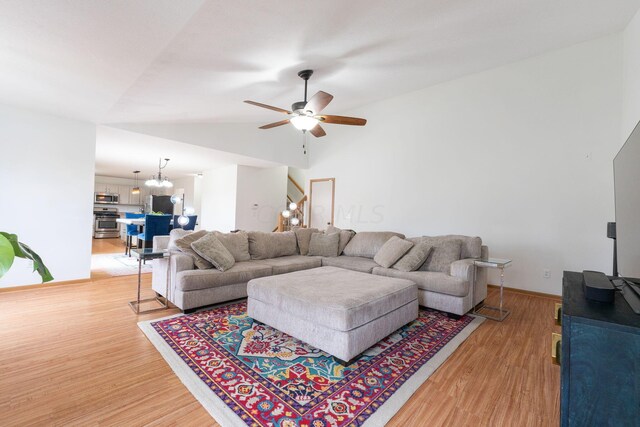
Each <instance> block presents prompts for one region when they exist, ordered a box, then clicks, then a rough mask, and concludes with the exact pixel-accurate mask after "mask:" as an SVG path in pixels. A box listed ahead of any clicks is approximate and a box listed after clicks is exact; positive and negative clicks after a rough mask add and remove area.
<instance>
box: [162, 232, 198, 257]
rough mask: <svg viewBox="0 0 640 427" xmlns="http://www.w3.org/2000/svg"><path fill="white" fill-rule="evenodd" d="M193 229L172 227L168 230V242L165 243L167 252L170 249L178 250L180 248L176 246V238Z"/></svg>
mask: <svg viewBox="0 0 640 427" xmlns="http://www.w3.org/2000/svg"><path fill="white" fill-rule="evenodd" d="M191 233H193V231H190V230H183V229H182V228H174V229H173V230H171V231H170V232H169V244H168V245H167V249H168V250H169V252H171V251H179V250H180V248H179V247H177V246H176V240H178V239H181V238H183V237H184V236H186V235H187V234H191Z"/></svg>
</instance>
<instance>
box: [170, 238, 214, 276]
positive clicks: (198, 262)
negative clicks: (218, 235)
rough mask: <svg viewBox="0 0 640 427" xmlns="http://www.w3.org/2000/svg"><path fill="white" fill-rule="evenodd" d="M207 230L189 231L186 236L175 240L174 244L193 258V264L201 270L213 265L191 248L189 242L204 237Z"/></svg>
mask: <svg viewBox="0 0 640 427" xmlns="http://www.w3.org/2000/svg"><path fill="white" fill-rule="evenodd" d="M207 233H208V232H207V230H200V231H196V232H195V233H189V234H187V235H186V236H184V237H182V238H180V239H178V240H176V241H175V244H176V246H177V247H178V249H180V250H181V251H182V252H184V253H185V254H187V255H189V256H191V258H193V263H194V264H195V266H196V267H197V268H199V269H201V270H206V269H209V268H211V267H213V264H211V263H210V262H209V261H207V260H206V259H204V258H202V257H201V256H200V255H199V254H198V253H197V252H196V251H194V250H193V249H192V248H191V244H192V243H193V242H195V241H196V240H198V239H200V238H202V237H204V236H205V235H206V234H207Z"/></svg>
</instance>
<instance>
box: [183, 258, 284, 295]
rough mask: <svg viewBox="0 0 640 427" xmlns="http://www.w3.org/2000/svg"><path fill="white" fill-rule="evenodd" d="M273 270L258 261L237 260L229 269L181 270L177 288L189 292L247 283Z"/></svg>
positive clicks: (269, 273) (267, 274) (268, 274)
mask: <svg viewBox="0 0 640 427" xmlns="http://www.w3.org/2000/svg"><path fill="white" fill-rule="evenodd" d="M271 271H272V269H271V266H268V265H266V264H262V263H260V262H256V261H243V262H237V263H235V265H234V266H233V267H231V268H230V269H228V270H227V271H220V270H215V269H209V270H187V271H181V272H179V273H178V274H177V275H176V288H177V289H179V290H181V291H183V292H187V291H197V290H198V289H209V288H216V287H219V286H227V285H234V284H237V283H246V282H248V281H249V280H251V279H255V278H256V277H264V276H270V275H271Z"/></svg>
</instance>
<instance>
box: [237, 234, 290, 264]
mask: <svg viewBox="0 0 640 427" xmlns="http://www.w3.org/2000/svg"><path fill="white" fill-rule="evenodd" d="M248 234H249V254H250V255H251V259H269V258H277V257H281V256H287V255H296V254H297V253H298V243H297V241H296V234H295V233H294V232H293V231H285V232H283V233H266V232H264V231H249V232H248Z"/></svg>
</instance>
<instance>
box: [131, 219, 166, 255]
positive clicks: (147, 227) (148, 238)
mask: <svg viewBox="0 0 640 427" xmlns="http://www.w3.org/2000/svg"><path fill="white" fill-rule="evenodd" d="M170 224H171V215H149V214H147V215H145V217H144V232H142V233H139V234H138V241H140V240H142V249H145V248H146V247H147V243H148V244H149V245H152V244H153V237H154V236H168V235H169V226H170Z"/></svg>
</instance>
